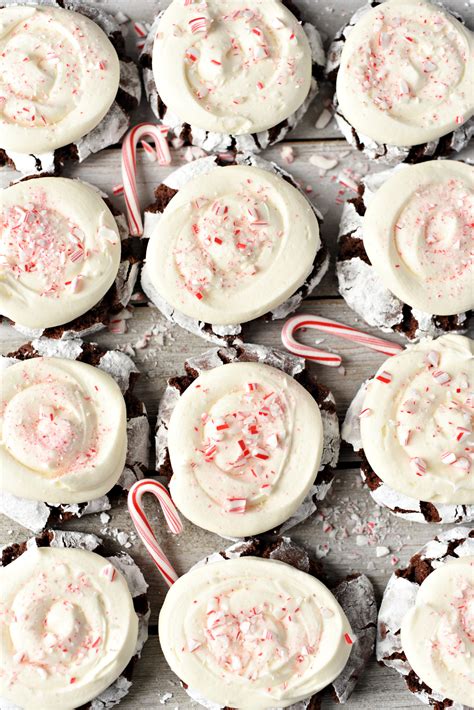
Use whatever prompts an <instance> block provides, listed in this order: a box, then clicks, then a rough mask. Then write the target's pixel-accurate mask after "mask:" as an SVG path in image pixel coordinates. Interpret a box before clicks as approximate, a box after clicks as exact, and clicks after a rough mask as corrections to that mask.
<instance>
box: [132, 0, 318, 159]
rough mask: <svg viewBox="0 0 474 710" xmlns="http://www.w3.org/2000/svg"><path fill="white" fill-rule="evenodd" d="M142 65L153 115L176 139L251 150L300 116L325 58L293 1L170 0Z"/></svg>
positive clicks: (150, 38) (268, 141) (274, 138)
mask: <svg viewBox="0 0 474 710" xmlns="http://www.w3.org/2000/svg"><path fill="white" fill-rule="evenodd" d="M140 63H141V65H142V67H143V78H144V83H145V91H146V94H147V97H148V101H149V102H150V105H151V108H152V110H153V112H154V113H155V115H156V116H157V118H159V119H160V120H161V121H162V122H163V123H164V124H165V125H166V126H169V128H170V133H171V136H172V137H173V138H174V139H175V140H177V141H178V142H180V143H181V144H182V143H187V144H192V145H196V146H199V147H201V148H203V149H204V150H206V151H208V152H217V151H227V150H236V151H251V152H256V151H260V150H263V149H264V148H267V147H268V146H269V145H272V144H273V143H276V142H277V141H280V140H282V139H283V138H284V137H285V136H286V134H287V133H288V131H290V130H291V129H292V128H294V126H296V124H297V123H298V122H299V121H300V120H301V118H302V117H303V115H304V114H305V113H306V110H307V108H308V106H309V105H310V103H311V101H312V100H313V98H314V97H315V96H316V94H317V92H318V84H317V78H318V77H320V78H321V77H322V75H323V70H324V65H325V54H324V50H323V46H322V41H321V37H320V35H319V32H318V30H317V29H316V28H315V27H314V25H312V24H311V23H309V22H305V21H304V19H303V18H302V16H301V13H300V11H299V7H298V2H297V0H295V1H294V2H293V0H282V1H280V0H253V2H245V0H226V2H225V3H224V4H223V3H222V2H220V0H208V1H207V2H197V3H196V2H195V3H183V2H182V0H174V1H173V2H172V3H171V4H170V5H169V7H168V8H167V9H166V10H165V11H164V12H160V13H159V14H158V16H157V17H156V20H155V22H154V23H153V25H152V27H151V30H150V32H149V34H148V38H147V40H146V42H145V46H144V49H143V52H142V55H141V58H140Z"/></svg>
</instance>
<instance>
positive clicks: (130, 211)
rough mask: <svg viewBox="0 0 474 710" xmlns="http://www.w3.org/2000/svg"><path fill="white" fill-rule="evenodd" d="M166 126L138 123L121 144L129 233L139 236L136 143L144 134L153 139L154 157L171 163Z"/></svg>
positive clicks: (140, 220)
mask: <svg viewBox="0 0 474 710" xmlns="http://www.w3.org/2000/svg"><path fill="white" fill-rule="evenodd" d="M168 130H169V129H168V128H167V126H158V125H155V124H153V123H139V124H138V125H137V126H134V127H133V128H132V130H131V131H129V132H128V133H127V135H126V136H125V138H124V139H123V144H122V180H123V190H124V196H125V204H126V205H127V216H128V226H129V229H130V234H132V235H133V236H135V237H139V236H141V235H142V234H143V223H142V218H141V214H140V201H139V199H138V193H137V143H138V141H139V140H141V139H142V138H143V137H144V136H148V137H149V138H153V139H154V141H155V151H156V158H157V160H158V163H159V164H160V165H169V164H170V163H171V155H170V149H169V146H168V141H167V139H166V136H167V134H168ZM150 148H151V146H150Z"/></svg>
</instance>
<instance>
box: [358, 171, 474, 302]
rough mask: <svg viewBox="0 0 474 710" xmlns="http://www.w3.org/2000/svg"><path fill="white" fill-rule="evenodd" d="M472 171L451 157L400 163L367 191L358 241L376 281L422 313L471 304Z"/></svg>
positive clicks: (473, 219) (472, 294)
mask: <svg viewBox="0 0 474 710" xmlns="http://www.w3.org/2000/svg"><path fill="white" fill-rule="evenodd" d="M473 224H474V170H473V169H472V167H471V166H469V165H465V164H464V163H459V162H456V161H451V160H444V161H442V162H441V163H438V162H436V161H435V162H433V163H422V164H420V165H413V166H404V167H403V168H402V169H400V170H396V171H395V172H394V173H393V174H392V176H391V177H390V178H389V179H388V180H387V181H386V182H385V183H384V184H383V186H382V187H381V188H380V189H379V190H378V191H377V192H376V194H375V195H374V197H373V198H371V200H370V202H369V205H368V208H367V212H366V214H365V216H364V223H363V234H364V247H365V249H366V251H367V254H368V256H369V259H370V262H371V264H372V266H373V267H374V268H375V269H376V271H377V273H378V274H379V276H380V278H381V279H382V281H383V284H384V285H385V286H386V287H387V288H388V289H389V290H390V291H392V293H394V294H395V295H396V296H398V298H400V299H401V300H402V301H404V302H405V303H408V304H409V305H410V306H412V307H413V308H417V309H419V310H421V311H424V312H425V313H430V314H436V315H452V314H456V313H461V312H463V311H468V310H469V309H470V308H474V289H473V287H472V274H473V260H472V253H473V236H472V225H473Z"/></svg>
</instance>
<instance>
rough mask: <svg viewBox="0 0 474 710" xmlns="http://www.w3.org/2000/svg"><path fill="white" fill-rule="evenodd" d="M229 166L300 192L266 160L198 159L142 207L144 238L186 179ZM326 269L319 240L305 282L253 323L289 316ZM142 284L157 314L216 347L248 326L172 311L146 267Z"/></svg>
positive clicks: (248, 156)
mask: <svg viewBox="0 0 474 710" xmlns="http://www.w3.org/2000/svg"><path fill="white" fill-rule="evenodd" d="M230 165H246V166H251V167H257V168H261V169H262V170H267V171H268V172H271V173H274V174H276V175H278V176H279V177H281V178H282V179H283V180H285V181H286V182H288V183H289V184H290V185H292V187H294V188H295V189H297V190H299V191H301V189H300V187H299V186H298V183H297V182H296V180H295V179H294V178H293V176H292V175H291V174H290V173H288V172H287V171H286V170H283V168H281V167H280V166H279V165H277V164H276V163H271V162H269V161H267V160H263V159H262V158H260V157H258V156H255V155H252V154H249V153H242V154H239V155H236V156H235V157H234V159H233V160H232V161H225V162H223V161H222V160H221V159H220V158H219V156H208V157H207V158H201V159H200V160H196V161H194V162H193V163H191V164H189V165H185V166H183V167H182V168H179V169H178V170H176V171H175V172H174V173H172V174H171V175H169V176H168V177H167V178H166V182H163V183H162V184H161V185H159V186H158V187H157V188H156V190H155V200H154V202H153V203H152V204H151V205H149V206H148V207H146V208H145V221H144V225H145V226H144V235H145V237H147V236H148V235H151V233H152V231H153V229H154V227H155V226H156V224H157V223H158V221H159V219H160V216H161V214H162V212H163V211H164V210H165V208H166V206H167V205H168V204H169V202H170V201H171V200H172V199H173V197H174V196H175V195H176V194H177V192H179V190H180V189H181V188H182V187H183V186H184V185H186V183H187V182H189V180H191V179H192V178H193V177H195V176H196V175H200V174H207V173H208V172H209V171H210V170H212V169H213V168H215V167H226V166H230ZM309 204H310V205H311V207H312V209H313V211H314V213H315V216H316V219H317V220H318V224H319V225H321V223H322V215H321V214H320V212H319V211H318V210H317V208H316V207H315V206H314V205H312V204H311V203H309ZM328 267H329V251H328V249H327V247H326V244H325V242H324V241H322V239H321V244H320V248H319V249H318V252H317V254H316V256H315V259H314V262H313V266H312V269H311V273H310V274H309V276H308V277H307V278H306V280H305V282H304V283H303V284H302V285H301V286H300V287H299V288H298V289H297V290H296V291H295V293H294V294H292V295H291V296H290V297H289V298H287V299H286V300H285V301H284V302H283V303H281V304H279V305H278V306H275V307H274V308H273V309H272V311H270V312H268V313H266V314H265V315H262V316H260V317H259V318H255V319H254V320H253V321H249V322H250V323H252V322H255V321H259V320H260V321H261V320H263V321H265V322H270V321H272V320H279V319H282V318H286V317H287V316H288V315H290V314H291V313H293V312H294V311H295V310H296V309H297V308H298V306H299V305H300V304H301V303H302V301H303V300H304V299H305V298H306V297H307V296H308V295H309V294H310V293H312V291H313V290H314V289H315V288H316V287H317V285H318V284H319V283H320V282H321V280H322V279H323V278H324V276H325V274H326V272H327V270H328ZM141 284H142V288H143V290H144V291H145V293H146V294H147V296H148V297H149V298H150V300H151V301H152V302H153V304H154V305H155V306H156V307H157V308H158V309H159V310H160V312H161V313H162V314H163V315H164V316H165V318H167V319H168V320H169V321H170V322H172V323H176V324H178V325H179V326H181V327H182V328H185V329H186V330H189V331H190V332H191V333H193V334H194V335H198V336H200V337H202V338H205V339H206V340H208V341H209V342H211V343H214V344H215V345H223V346H231V345H232V344H233V343H234V342H236V341H237V342H240V334H241V333H242V330H243V329H244V328H245V326H246V325H247V323H243V324H238V325H219V326H218V325H213V324H211V323H205V322H204V321H199V320H197V319H194V318H190V317H188V316H186V315H185V314H184V313H181V312H180V311H177V310H176V309H174V308H173V306H171V305H170V304H169V303H168V302H167V301H165V299H164V298H162V297H161V295H160V294H159V293H158V292H157V290H156V289H155V287H154V286H153V284H152V283H151V279H150V278H149V277H148V274H147V271H146V266H145V267H144V269H143V270H142V274H141Z"/></svg>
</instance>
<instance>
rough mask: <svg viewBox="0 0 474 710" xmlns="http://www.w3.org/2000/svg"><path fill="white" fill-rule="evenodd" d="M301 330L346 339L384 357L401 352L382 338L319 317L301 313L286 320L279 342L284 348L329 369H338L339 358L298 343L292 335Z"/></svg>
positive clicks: (400, 347)
mask: <svg viewBox="0 0 474 710" xmlns="http://www.w3.org/2000/svg"><path fill="white" fill-rule="evenodd" d="M301 328H314V329H315V330H319V331H321V332H322V333H328V334H330V335H336V336H338V337H339V338H346V339H347V340H351V341H352V342H353V343H359V344H360V345H364V346H365V347H366V348H371V349H372V350H377V351H378V352H380V353H383V354H384V355H396V354H397V353H399V352H400V351H401V350H403V347H402V346H401V345H397V344H396V343H391V342H389V341H388V340H382V338H376V337H375V336H374V335H369V334H368V333H363V332H362V331H360V330H356V329H355V328H351V327H350V326H348V325H343V324H342V323H338V322H337V321H335V320H330V319H329V318H321V317H320V316H313V315H310V314H309V313H308V314H306V313H302V314H300V315H298V316H293V318H290V319H289V320H287V321H286V323H285V325H284V326H283V328H282V331H281V340H282V343H283V345H284V346H285V348H286V349H287V350H289V351H290V353H293V354H294V355H299V357H304V358H306V360H313V361H314V362H319V363H321V364H322V365H329V366H330V367H338V366H339V365H340V364H341V363H342V358H341V356H340V355H335V354H333V353H327V352H325V351H324V350H318V349H317V348H313V347H312V346H310V345H304V344H303V343H299V342H298V341H297V340H296V339H295V337H294V334H295V333H296V332H297V331H298V330H300V329H301Z"/></svg>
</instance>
